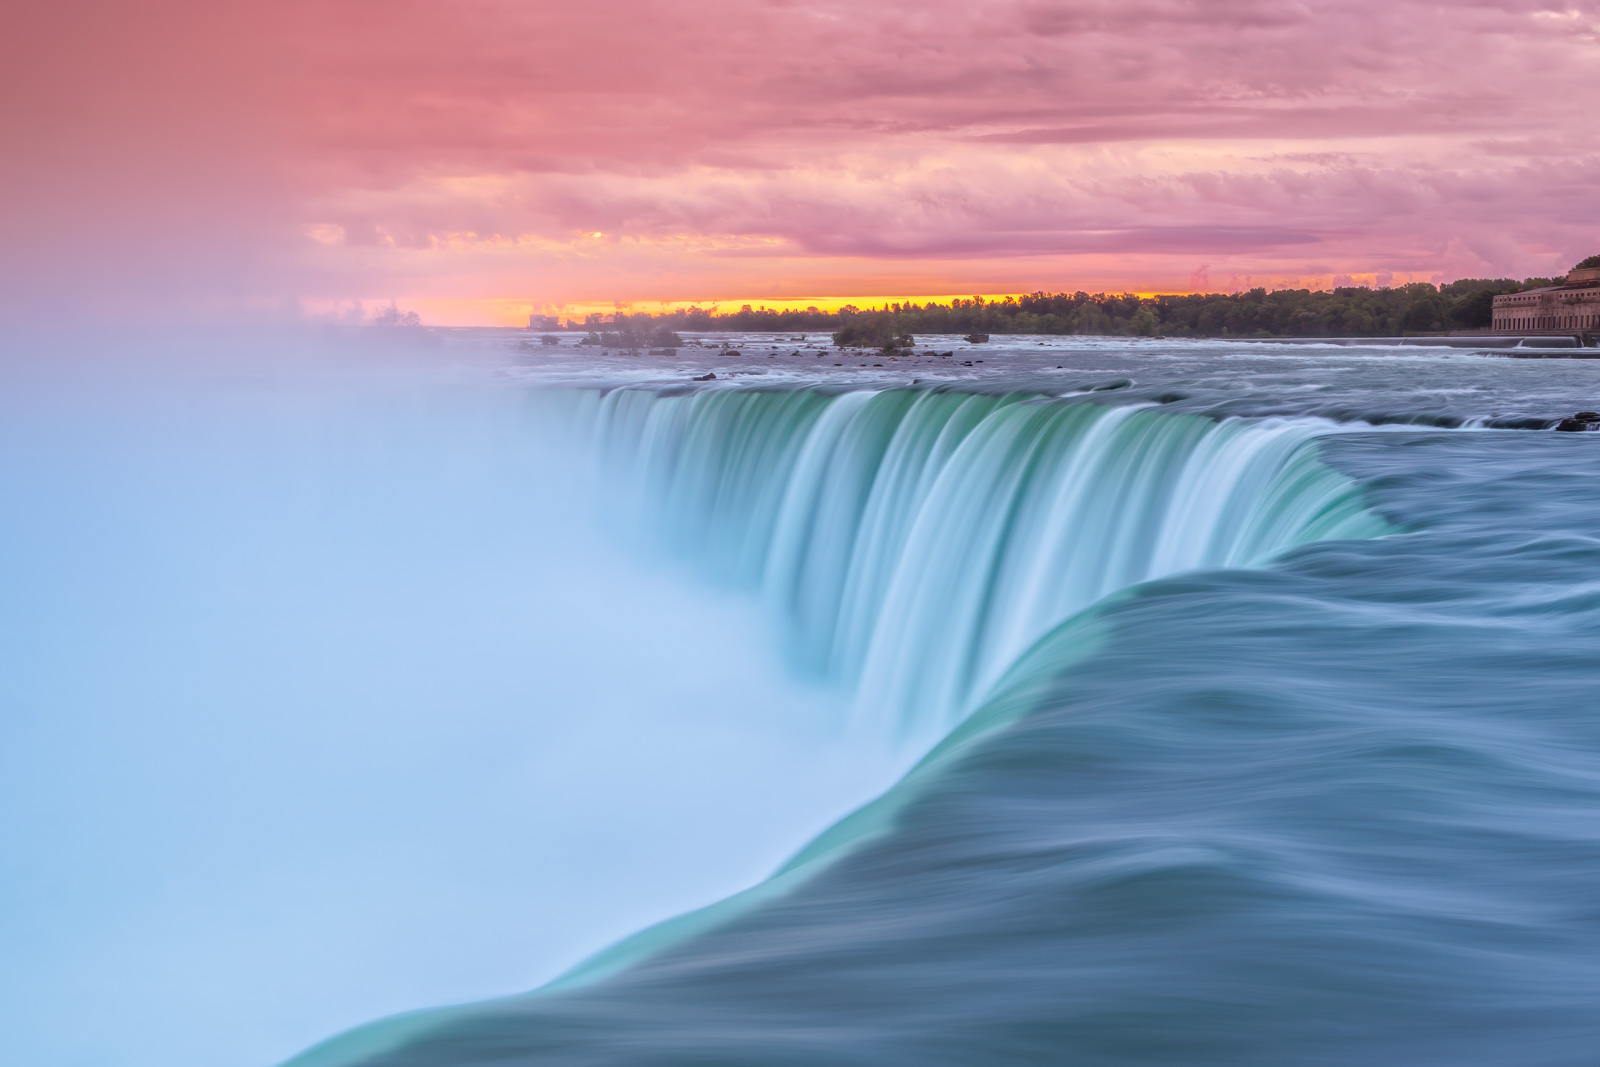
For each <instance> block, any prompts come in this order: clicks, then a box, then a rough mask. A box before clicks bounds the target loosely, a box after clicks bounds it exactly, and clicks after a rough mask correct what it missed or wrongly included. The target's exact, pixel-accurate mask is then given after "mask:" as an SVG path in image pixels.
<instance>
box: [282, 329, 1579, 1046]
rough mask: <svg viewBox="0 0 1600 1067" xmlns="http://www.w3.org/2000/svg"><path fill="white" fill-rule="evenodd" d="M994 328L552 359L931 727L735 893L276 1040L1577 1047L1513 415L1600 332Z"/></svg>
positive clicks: (1543, 632)
mask: <svg viewBox="0 0 1600 1067" xmlns="http://www.w3.org/2000/svg"><path fill="white" fill-rule="evenodd" d="M986 355H988V356H989V358H990V359H993V360H994V362H996V363H1003V364H1004V365H1003V366H1001V367H997V368H993V369H992V371H990V372H988V373H981V374H980V373H974V374H973V375H971V376H970V377H969V378H968V379H966V380H964V381H960V382H946V381H939V382H921V383H919V386H920V387H916V388H905V387H904V385H901V386H899V387H896V385H895V383H893V382H880V381H874V380H870V376H871V375H873V374H877V375H883V374H885V373H886V371H887V370H888V368H884V369H882V370H880V369H878V368H870V367H868V368H859V369H858V370H857V371H856V374H857V376H858V377H859V376H862V375H865V376H868V377H869V380H866V381H857V380H848V381H842V380H834V381H830V382H825V383H815V384H813V383H806V382H803V381H802V382H788V381H785V382H783V383H782V384H781V385H779V384H778V383H774V382H770V381H769V382H761V383H750V384H748V385H747V384H745V383H740V382H738V381H737V380H735V381H734V382H733V383H731V384H730V385H729V386H726V387H702V388H700V389H699V390H698V391H688V390H685V389H683V388H682V387H680V386H662V385H650V384H643V383H641V384H636V385H632V386H629V387H625V388H619V389H610V390H606V389H596V390H589V391H582V390H579V391H571V390H565V391H561V392H558V393H557V394H555V395H553V396H550V397H546V398H544V399H543V400H541V403H542V404H551V405H553V406H556V407H564V408H567V409H570V410H571V411H573V412H574V414H573V417H572V422H573V423H574V424H575V426H576V430H577V432H579V433H580V434H582V435H585V436H586V438H587V439H588V440H589V441H590V442H591V444H592V446H593V447H594V449H595V451H596V452H597V453H598V454H599V455H600V456H601V466H602V467H603V468H604V469H606V470H608V471H609V472H610V474H611V476H612V477H613V478H614V479H615V480H616V482H617V483H619V484H626V485H628V486H629V488H628V489H627V490H625V492H626V493H627V494H628V495H630V497H632V498H636V499H637V500H638V504H637V511H636V512H635V514H634V521H636V522H638V523H640V524H641V525H643V526H646V527H648V528H650V529H652V530H654V531H655V532H656V533H657V534H658V535H659V536H660V537H661V538H663V539H664V540H665V541H666V542H667V543H670V544H671V545H673V546H674V547H675V550H676V551H677V552H679V553H680V554H682V556H684V557H685V558H688V559H691V560H693V561H694V562H695V564H696V566H697V567H698V568H699V569H700V570H701V572H702V573H703V574H704V575H705V576H706V577H707V578H709V579H710V580H712V581H716V582H724V583H729V584H732V585H734V586H737V587H741V588H745V589H748V590H750V591H751V592H752V593H753V594H755V595H757V596H759V597H760V598H761V600H762V601H763V602H764V603H765V604H766V605H767V607H768V610H769V611H770V612H771V613H772V614H773V615H775V616H776V617H778V618H779V619H781V620H782V622H783V625H784V632H785V634H786V635H787V636H786V638H785V644H786V647H787V649H788V651H789V653H790V655H791V658H792V660H793V662H794V663H795V666H796V669H797V670H800V671H805V672H811V673H814V674H816V675H818V676H821V677H824V678H828V679H831V680H833V681H835V682H836V683H837V684H839V685H841V686H843V687H845V688H846V689H848V690H849V691H850V692H851V693H852V695H853V701H854V721H855V723H856V724H857V726H858V727H859V728H860V729H861V730H863V731H865V732H867V733H870V734H876V733H878V732H883V731H887V732H889V733H890V734H892V735H893V736H894V737H895V738H897V739H899V740H900V741H901V742H902V743H903V744H905V745H906V746H907V747H908V749H909V750H910V751H911V752H912V753H913V754H923V753H926V755H925V756H924V757H923V758H922V759H921V761H920V762H919V763H917V764H916V765H915V766H914V767H913V768H912V769H911V770H910V771H909V773H908V774H907V775H906V776H905V777H903V778H902V779H901V780H900V781H899V782H898V783H897V784H896V785H895V786H894V787H893V788H892V789H890V790H889V792H888V793H887V794H885V796H883V797H882V798H880V799H879V800H878V801H875V802H874V803H873V804H870V805H868V806H866V807H865V808H863V809H862V810H860V811H858V812H857V813H856V814H855V815H853V816H852V817H850V818H848V819H846V820H844V821H843V822H842V823H840V824H839V825H837V826H836V827H834V828H833V829H832V830H830V831H828V832H826V833H824V834H823V835H822V836H821V837H819V838H818V840H817V841H816V842H814V843H813V845H811V846H810V847H808V848H807V849H804V850H802V851H801V853H800V854H799V855H798V856H797V857H796V858H795V860H794V861H792V862H791V863H790V864H788V865H786V866H785V867H784V868H782V869H781V870H780V872H779V873H778V874H777V875H776V876H775V877H774V879H772V880H771V881H770V882H768V883H766V884H765V885H763V886H760V887H757V888H756V889H754V890H752V891H750V892H748V893H746V894H743V895H741V896H737V897H734V898H732V899H730V900H726V901H724V902H722V903H721V904H718V905H715V906H713V907H711V908H709V909H706V910H705V911H703V912H700V913H696V914H691V915H689V916H686V917H684V918H682V919H680V920H677V921H676V922H675V923H672V924H667V925H665V926H663V927H659V928H656V929H654V930H651V931H647V932H645V933H643V934H641V935H639V936H637V937H636V938H634V939H631V940H629V941H624V942H622V943H621V944H619V945H618V946H615V947H614V948H612V949H610V950H608V951H607V952H605V953H602V954H600V955H599V956H597V957H596V958H595V959H594V960H592V961H590V963H589V964H587V965H585V966H583V967H580V968H578V969H576V970H575V971H574V972H571V973H570V974H569V975H568V976H567V977H566V978H565V979H563V980H562V981H559V982H557V983H554V984H553V985H552V986H550V987H548V988H547V989H545V990H543V991H540V992H536V993H534V994H531V995H527V996H522V997H512V998H508V999H503V1000H499V1001H493V1002H489V1003H486V1004H483V1005H480V1006H477V1007H466V1008H460V1009H453V1010H451V1011H448V1012H443V1013H439V1014H434V1015H428V1014H426V1013H424V1014H422V1015H417V1016H412V1017H409V1018H407V1019H404V1020H400V1021H398V1022H392V1023H387V1024H379V1025H377V1026H375V1027H373V1028H370V1029H367V1030H364V1031H359V1032H357V1033H356V1034H353V1035H350V1036H347V1037H346V1038H344V1039H343V1040H342V1041H340V1042H335V1043H332V1044H330V1045H328V1046H325V1047H323V1048H321V1049H319V1050H316V1051H314V1052H313V1053H312V1054H310V1055H309V1056H308V1057H307V1058H305V1059H304V1060H303V1061H297V1063H304V1064H307V1065H310V1064H324V1063H329V1064H331V1063H360V1064H363V1065H370V1067H378V1065H384V1067H391V1065H392V1067H399V1065H424V1064H452V1065H465V1064H489V1063H497V1064H498V1063H509V1062H517V1063H535V1062H537V1063H543V1062H549V1063H560V1064H601V1063H605V1064H612V1063H636V1064H706V1063H729V1064H733V1063H739V1064H744V1063H761V1064H802V1063H819V1064H820V1063H828V1064H835V1063H861V1064H900V1063H904V1064H928V1063H951V1064H958V1063H959V1064H967V1063H1019V1064H1022V1063H1041V1064H1042V1063H1052V1064H1053V1063H1062V1062H1068V1063H1078V1062H1082V1063H1219V1064H1220V1063H1228V1064H1237V1063H1262V1064H1280V1063H1341V1064H1345V1063H1356V1062H1362V1063H1366V1062H1393V1063H1402V1062H1403V1063H1550V1064H1555V1063H1572V1064H1577V1063H1588V1062H1592V1060H1593V1055H1594V1053H1593V1049H1594V1048H1595V1047H1596V1041H1597V1038H1600V1023H1597V1022H1596V1019H1597V1018H1600V1016H1596V1014H1595V1012H1594V1005H1595V1003H1596V1002H1597V994H1600V962H1597V961H1600V952H1597V951H1596V950H1597V949H1600V920H1597V917H1600V910H1597V909H1596V906H1595V901H1596V899H1597V898H1596V895H1595V890H1594V888H1593V886H1594V884H1595V878H1596V875H1597V874H1600V848H1597V845H1600V818H1597V816H1600V722H1597V719H1600V717H1597V715H1596V713H1595V711H1594V702H1593V693H1594V692H1595V690H1596V685H1597V683H1600V666H1597V664H1600V659H1597V657H1596V648H1597V646H1596V637H1597V636H1600V610H1597V609H1600V595H1597V590H1600V584H1597V583H1600V539H1597V538H1596V535H1595V532H1594V531H1595V529H1596V525H1595V524H1596V522H1597V520H1600V480H1597V479H1596V477H1595V474H1594V471H1595V469H1596V467H1595V460H1596V455H1597V454H1596V451H1595V448H1596V447H1597V446H1600V439H1595V438H1590V437H1588V436H1587V435H1572V434H1555V433H1549V432H1545V431H1543V430H1542V429H1537V427H1542V426H1544V425H1547V421H1546V420H1548V419H1549V418H1551V417H1554V416H1557V415H1560V414H1564V413H1565V411H1564V410H1563V409H1564V408H1566V407H1571V408H1573V409H1576V408H1578V407H1584V406H1589V405H1587V404H1584V403H1582V402H1581V401H1583V400H1587V398H1589V397H1590V396H1593V395H1594V393H1593V392H1591V391H1590V390H1592V389H1593V385H1592V383H1590V381H1589V378H1590V377H1591V376H1592V374H1593V372H1592V371H1590V370H1589V368H1588V367H1587V366H1586V365H1581V364H1571V363H1568V364H1562V365H1559V366H1553V365H1544V366H1540V367H1536V368H1529V367H1527V366H1525V365H1516V364H1510V363H1507V362H1494V361H1490V360H1486V359H1481V358H1475V357H1470V356H1465V357H1463V356H1445V357H1442V358H1433V359H1427V360H1417V361H1414V362H1407V361H1405V360H1403V359H1397V358H1394V357H1388V358H1373V357H1371V356H1369V355H1367V354H1363V353H1358V354H1356V355H1355V356H1353V357H1352V356H1350V355H1348V354H1341V355H1331V354H1316V355H1312V356H1306V355H1304V354H1303V353H1302V354H1298V355H1289V354H1287V353H1282V354H1279V353H1274V354H1271V355H1265V356H1264V355H1261V354H1256V353H1250V354H1243V353H1241V354H1237V355H1234V354H1228V353H1220V352H1217V351H1215V350H1214V349H1213V350H1209V351H1207V350H1199V346H1192V347H1187V348H1186V347H1183V346H1168V347H1167V348H1166V349H1164V350H1163V349H1154V350H1150V351H1148V352H1145V353H1141V352H1137V351H1134V352H1129V351H1123V352H1120V353H1115V354H1110V355H1109V356H1108V354H1107V353H1106V351H1105V349H1104V347H1097V348H1091V347H1089V346H1079V347H1078V348H1077V349H1075V350H1074V349H1070V348H1068V349H1067V350H1064V351H1058V352H1056V353H1051V354H1049V355H1043V356H1042V355H1041V354H1040V353H1037V352H1026V351H1018V352H1016V353H1015V354H1014V356H1013V357H1012V358H1010V360H1009V361H1007V359H1006V352H1005V350H1004V349H1002V350H1001V351H1000V353H999V357H1000V358H998V359H996V358H995V352H994V350H993V349H989V350H986ZM1141 357H1142V358H1141ZM697 358H699V359H700V360H701V361H702V362H701V363H700V364H698V365H695V366H694V367H693V368H692V369H695V370H698V369H700V367H701V366H704V365H705V363H704V360H706V359H707V358H708V357H705V356H699V357H697ZM1052 359H1059V360H1061V361H1062V362H1063V363H1064V364H1067V363H1071V364H1075V366H1062V367H1061V368H1060V370H1061V372H1063V374H1064V375H1071V376H1072V377H1073V378H1074V379H1076V380H1075V381H1073V382H1071V383H1070V385H1069V386H1068V387H1067V388H1066V389H1062V388H1060V387H1059V386H1058V387H1056V388H1051V389H1048V390H1047V389H1046V388H1045V386H1044V383H1045V381H1047V380H1048V378H1047V375H1046V371H1047V368H1044V367H1041V366H1039V364H1040V363H1041V362H1047V361H1049V360H1052ZM730 363H731V361H730ZM713 365H715V364H713ZM731 365H732V366H738V365H739V364H737V363H731ZM985 366H986V368H988V360H986V363H985ZM1048 369H1051V370H1053V369H1055V368H1048ZM1117 372H1121V373H1122V374H1124V375H1126V377H1121V378H1118V377H1110V375H1112V374H1115V373H1117ZM724 373H725V374H726V373H727V371H725V372H724ZM791 375H792V376H793V377H803V376H804V371H803V370H801V371H795V372H781V371H780V370H779V369H778V368H774V370H773V371H772V372H770V373H768V374H764V375H762V376H761V377H765V378H772V377H783V376H791ZM1097 375H1106V377H1099V378H1097ZM1030 383H1031V388H1030ZM775 386H776V387H775ZM1569 397H1572V398H1576V400H1577V401H1579V402H1572V403H1567V402H1566V400H1567V398H1569ZM1558 405H1559V406H1558ZM1395 425H1398V426H1400V427H1403V428H1399V429H1395V428H1390V429H1385V430H1379V429H1376V427H1378V426H1384V427H1392V426H1395ZM1435 427H1437V428H1435ZM1474 427H1477V428H1476V429H1475V428H1474ZM1491 427H1506V428H1501V429H1495V428H1491ZM1512 427H1523V428H1521V429H1517V428H1512Z"/></svg>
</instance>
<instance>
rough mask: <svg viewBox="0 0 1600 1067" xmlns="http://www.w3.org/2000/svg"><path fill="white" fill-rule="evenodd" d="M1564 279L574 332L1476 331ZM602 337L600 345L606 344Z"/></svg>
mask: <svg viewBox="0 0 1600 1067" xmlns="http://www.w3.org/2000/svg"><path fill="white" fill-rule="evenodd" d="M1559 282H1560V279H1553V278H1528V279H1526V280H1524V281H1520V282H1519V281H1515V280H1513V279H1510V278H1495V279H1489V278H1465V279H1462V280H1461V281H1456V282H1450V283H1448V284H1446V285H1440V286H1435V285H1430V284H1428V283H1427V282H1415V283H1412V284H1410V285H1403V286H1399V287H1396V288H1392V289H1365V288H1348V289H1334V290H1332V291H1331V292H1328V291H1320V292H1313V291H1311V290H1308V289H1280V290H1277V291H1276V292H1268V291H1267V290H1266V289H1251V290H1250V291H1248V292H1244V293H1204V294H1200V293H1196V294H1192V295H1183V296H1151V297H1140V296H1135V295H1133V294H1132V293H1121V294H1112V293H1093V294H1091V293H1084V292H1077V293H1043V292H1040V293H1030V294H1028V295H1027V296H1023V297H1010V296H1008V297H1006V298H1005V299H1003V300H984V299H983V298H982V297H973V298H972V299H970V300H959V299H958V300H954V301H952V302H951V303H949V304H939V303H927V304H917V303H906V304H890V305H889V306H888V307H887V308H873V309H867V310H863V309H860V308H855V307H848V306H847V307H844V308H841V309H839V310H838V311H837V312H826V311H819V310H817V309H816V308H809V309H806V310H804V311H800V310H786V311H773V310H769V309H767V308H752V307H750V306H749V305H748V304H747V305H745V306H744V307H742V308H740V309H739V310H738V311H734V312H713V311H710V310H707V309H705V308H691V309H687V310H682V311H673V312H669V313H666V314H661V315H654V316H652V315H646V314H628V313H626V312H618V313H616V314H615V315H604V316H602V315H590V316H589V317H588V319H587V320H585V321H584V322H582V323H578V322H569V323H568V328H569V329H574V328H576V329H583V330H590V331H600V330H604V331H606V334H605V335H604V337H605V343H608V344H611V343H619V344H630V343H632V341H633V340H634V339H635V338H637V341H638V343H640V344H661V343H663V341H664V340H665V339H666V338H667V337H670V336H671V334H672V332H673V331H678V330H685V331H692V332H697V333H698V332H709V331H738V332H746V331H756V330H771V331H781V332H787V333H805V332H808V331H809V332H816V331H821V330H826V331H830V332H834V331H845V330H847V329H848V330H849V333H850V335H852V336H869V335H876V334H883V335H884V336H888V337H894V336H905V335H915V334H931V333H943V334H984V333H989V334H1006V333H1050V334H1121V335H1127V336H1139V337H1285V336H1287V337H1383V336H1397V335H1401V334H1407V333H1432V332H1438V331H1444V330H1471V329H1479V328H1482V327H1486V326H1488V325H1489V323H1490V311H1491V305H1492V302H1493V300H1494V297H1495V296H1496V294H1499V293H1513V292H1518V291H1520V290H1523V289H1532V288H1537V287H1539V286H1544V285H1555V284H1559ZM600 337H601V335H599V334H598V333H597V334H596V337H595V339H596V343H600Z"/></svg>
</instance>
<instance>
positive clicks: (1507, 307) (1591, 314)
mask: <svg viewBox="0 0 1600 1067" xmlns="http://www.w3.org/2000/svg"><path fill="white" fill-rule="evenodd" d="M1584 262H1585V263H1588V262H1590V261H1589V260H1584ZM1493 328H1494V331H1495V332H1496V333H1590V332H1597V331H1600V267H1577V268H1575V269H1573V270H1571V271H1568V272H1567V281H1566V284H1565V285H1550V286H1546V287H1545V288H1543V289H1528V290H1526V291H1524V292H1521V293H1503V294H1501V295H1500V296H1497V297H1495V298H1494V327H1493Z"/></svg>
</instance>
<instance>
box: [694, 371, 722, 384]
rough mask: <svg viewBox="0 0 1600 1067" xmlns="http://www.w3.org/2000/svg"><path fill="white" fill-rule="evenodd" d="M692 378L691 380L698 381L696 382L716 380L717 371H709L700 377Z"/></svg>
mask: <svg viewBox="0 0 1600 1067" xmlns="http://www.w3.org/2000/svg"><path fill="white" fill-rule="evenodd" d="M690 380H691V381H696V382H714V381H716V380H717V372H716V371H707V372H706V373H704V374H702V375H700V377H698V378H692V379H690Z"/></svg>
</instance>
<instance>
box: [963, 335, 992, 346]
mask: <svg viewBox="0 0 1600 1067" xmlns="http://www.w3.org/2000/svg"><path fill="white" fill-rule="evenodd" d="M963 340H964V341H966V342H967V344H969V345H986V344H988V343H989V335H988V334H986V333H969V334H967V336H966V337H964V338H963Z"/></svg>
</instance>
